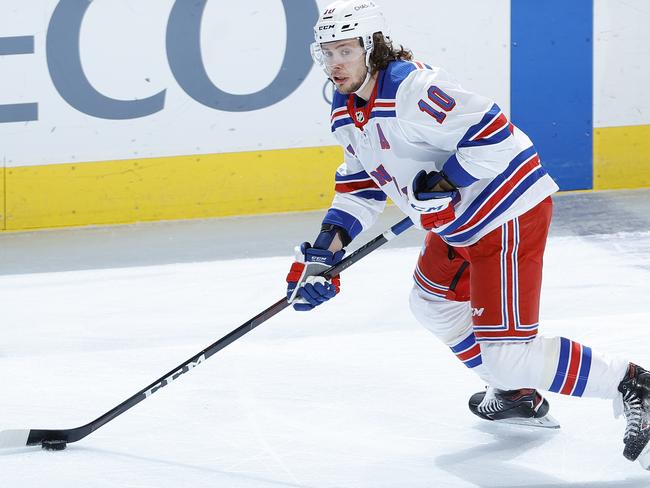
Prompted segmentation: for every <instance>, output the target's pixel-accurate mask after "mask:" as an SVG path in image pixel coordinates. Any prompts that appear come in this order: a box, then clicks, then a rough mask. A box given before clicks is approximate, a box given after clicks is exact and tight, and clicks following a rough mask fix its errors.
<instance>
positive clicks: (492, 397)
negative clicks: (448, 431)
mask: <svg viewBox="0 0 650 488" xmlns="http://www.w3.org/2000/svg"><path fill="white" fill-rule="evenodd" d="M469 409H470V410H471V412H472V413H473V414H474V415H477V416H479V417H481V418H482V419H485V420H494V421H496V422H500V423H504V424H516V425H528V426H531V427H545V428H547V429H558V428H559V427H560V424H559V423H558V421H557V420H555V419H554V418H553V417H551V416H550V415H549V414H548V410H549V406H548V402H547V401H546V399H545V398H544V397H542V395H540V394H539V392H538V391H537V390H533V389H532V388H524V389H521V390H499V389H497V388H493V387H491V386H489V387H488V388H487V390H486V391H481V392H478V393H474V394H473V395H472V397H471V398H470V399H469Z"/></svg>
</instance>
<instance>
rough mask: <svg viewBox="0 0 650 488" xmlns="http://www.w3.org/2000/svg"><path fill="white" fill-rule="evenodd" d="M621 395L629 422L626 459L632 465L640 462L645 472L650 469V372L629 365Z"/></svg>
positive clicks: (624, 450) (624, 440)
mask: <svg viewBox="0 0 650 488" xmlns="http://www.w3.org/2000/svg"><path fill="white" fill-rule="evenodd" d="M618 391H620V392H621V394H622V395H623V413H624V414H625V419H626V420H627V427H626V428H625V434H624V435H623V442H624V443H625V448H624V449H623V456H625V457H626V458H627V459H629V460H630V461H635V460H636V459H638V460H639V462H640V463H641V465H642V466H643V467H644V468H645V469H650V446H648V440H650V372H648V371H646V370H645V369H643V368H641V367H640V366H637V365H636V364H632V363H630V365H629V367H628V369H627V373H626V374H625V377H624V378H623V380H622V381H621V382H620V383H619V385H618Z"/></svg>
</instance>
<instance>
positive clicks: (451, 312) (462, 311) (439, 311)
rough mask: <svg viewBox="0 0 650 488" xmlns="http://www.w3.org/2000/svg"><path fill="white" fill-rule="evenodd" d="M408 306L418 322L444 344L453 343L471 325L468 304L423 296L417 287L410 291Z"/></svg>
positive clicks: (427, 295)
mask: <svg viewBox="0 0 650 488" xmlns="http://www.w3.org/2000/svg"><path fill="white" fill-rule="evenodd" d="M409 305H410V307H411V312H412V313H413V315H414V316H415V318H416V319H417V320H418V322H420V323H421V324H422V325H423V326H424V327H425V328H426V329H428V330H429V331H431V332H432V333H433V334H434V335H436V336H437V337H438V338H439V339H440V340H441V341H443V342H444V343H446V344H449V343H452V342H454V341H455V340H456V339H457V338H458V337H459V335H461V334H462V333H463V332H464V331H466V330H467V329H468V328H469V327H471V324H472V312H471V309H470V306H469V302H456V301H452V300H447V299H445V298H439V297H436V296H433V295H429V294H425V293H424V292H422V291H421V290H420V289H419V288H418V287H417V286H414V287H413V289H412V290H411V295H410V297H409Z"/></svg>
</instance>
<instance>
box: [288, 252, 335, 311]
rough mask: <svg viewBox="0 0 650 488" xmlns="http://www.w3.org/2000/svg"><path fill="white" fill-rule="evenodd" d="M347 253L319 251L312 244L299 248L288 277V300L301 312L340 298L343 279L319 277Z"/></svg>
mask: <svg viewBox="0 0 650 488" xmlns="http://www.w3.org/2000/svg"><path fill="white" fill-rule="evenodd" d="M344 254H345V250H340V251H337V252H335V253H333V252H331V251H327V250H326V249H316V248H313V247H311V244H309V243H308V242H303V243H302V244H301V245H300V247H299V248H296V261H295V262H294V263H293V264H292V265H291V269H290V270H289V274H288V275H287V284H288V285H287V300H288V301H289V303H292V304H293V308H294V309H295V310H298V311H300V312H304V311H308V310H313V309H314V307H317V306H318V305H320V304H321V303H324V302H326V301H327V300H329V299H330V298H333V297H335V296H336V294H337V293H338V292H339V290H340V287H341V280H340V277H339V276H334V277H333V278H332V279H331V280H326V279H325V278H323V277H322V276H316V275H318V274H320V273H322V272H323V271H325V270H326V269H327V268H329V267H330V266H334V265H335V264H336V263H338V262H339V261H340V260H341V259H343V255H344Z"/></svg>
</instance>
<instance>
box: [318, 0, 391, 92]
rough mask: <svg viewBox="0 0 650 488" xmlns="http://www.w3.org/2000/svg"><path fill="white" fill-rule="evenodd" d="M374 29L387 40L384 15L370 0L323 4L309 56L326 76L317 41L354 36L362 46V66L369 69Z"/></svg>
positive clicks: (325, 68)
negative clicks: (324, 5) (364, 54)
mask: <svg viewBox="0 0 650 488" xmlns="http://www.w3.org/2000/svg"><path fill="white" fill-rule="evenodd" d="M377 32H380V33H382V34H383V35H384V37H385V38H386V39H387V40H390V35H389V32H388V25H387V24H386V19H385V18H384V14H383V12H382V11H381V9H380V8H379V6H378V5H377V4H376V3H375V2H373V1H371V0H337V1H335V2H333V3H331V4H329V5H328V6H327V7H325V10H324V11H323V13H322V14H321V15H320V17H319V18H318V22H317V23H316V25H315V26H314V41H315V42H314V43H313V44H312V45H311V55H312V58H313V59H314V62H315V63H316V64H318V65H319V66H320V67H321V68H323V69H324V70H325V73H326V74H328V76H329V72H328V70H327V67H326V66H325V62H324V60H323V53H322V51H321V48H320V47H321V44H323V43H327V42H335V41H344V40H347V39H357V38H358V39H360V40H361V43H362V45H363V48H364V50H365V53H366V66H367V67H368V71H370V63H369V61H370V54H371V53H372V50H373V47H374V42H373V35H374V34H375V33H377ZM366 81H367V80H366ZM364 85H365V83H364Z"/></svg>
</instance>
